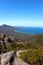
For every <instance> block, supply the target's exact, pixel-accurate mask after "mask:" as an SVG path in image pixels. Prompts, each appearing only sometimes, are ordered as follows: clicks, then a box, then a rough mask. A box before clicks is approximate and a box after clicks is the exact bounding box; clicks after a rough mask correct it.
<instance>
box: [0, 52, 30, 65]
mask: <svg viewBox="0 0 43 65" xmlns="http://www.w3.org/2000/svg"><path fill="white" fill-rule="evenodd" d="M0 65H29V64H27V63H25V62H24V61H23V60H21V59H20V58H19V57H17V55H16V53H15V52H14V51H10V52H7V53H4V54H1V55H0Z"/></svg>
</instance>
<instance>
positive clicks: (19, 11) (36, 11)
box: [0, 0, 43, 27]
mask: <svg viewBox="0 0 43 65" xmlns="http://www.w3.org/2000/svg"><path fill="white" fill-rule="evenodd" d="M3 24H7V25H12V26H36V27H37V26H38V27H43V0H0V25H3Z"/></svg>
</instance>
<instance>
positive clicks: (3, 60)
mask: <svg viewBox="0 0 43 65" xmlns="http://www.w3.org/2000/svg"><path fill="white" fill-rule="evenodd" d="M13 42H15V38H14V37H13V36H7V35H5V34H0V65H29V64H27V63H25V62H24V61H23V60H21V59H20V58H19V57H18V54H17V53H18V51H17V52H14V51H12V49H10V44H11V43H13ZM8 45H9V49H10V51H8V50H7V46H8Z"/></svg>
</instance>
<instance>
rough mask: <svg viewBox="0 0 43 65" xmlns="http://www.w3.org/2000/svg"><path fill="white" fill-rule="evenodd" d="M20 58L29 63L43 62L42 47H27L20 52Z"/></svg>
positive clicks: (33, 64)
mask: <svg viewBox="0 0 43 65" xmlns="http://www.w3.org/2000/svg"><path fill="white" fill-rule="evenodd" d="M20 58H21V59H23V60H24V61H25V62H27V63H30V64H31V65H42V64H43V49H40V48H38V49H29V50H28V51H26V52H21V53H20Z"/></svg>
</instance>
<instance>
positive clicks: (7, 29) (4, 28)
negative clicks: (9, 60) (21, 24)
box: [0, 24, 17, 35]
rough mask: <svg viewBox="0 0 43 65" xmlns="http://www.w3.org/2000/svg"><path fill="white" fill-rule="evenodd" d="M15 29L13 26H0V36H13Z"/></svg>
mask: <svg viewBox="0 0 43 65" xmlns="http://www.w3.org/2000/svg"><path fill="white" fill-rule="evenodd" d="M16 29H17V28H15V27H13V26H9V25H5V24H4V25H2V26H0V34H2V33H4V34H9V35H14V33H15V30H16Z"/></svg>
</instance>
